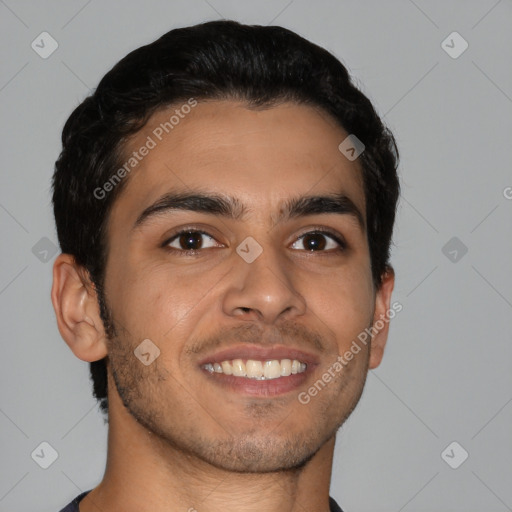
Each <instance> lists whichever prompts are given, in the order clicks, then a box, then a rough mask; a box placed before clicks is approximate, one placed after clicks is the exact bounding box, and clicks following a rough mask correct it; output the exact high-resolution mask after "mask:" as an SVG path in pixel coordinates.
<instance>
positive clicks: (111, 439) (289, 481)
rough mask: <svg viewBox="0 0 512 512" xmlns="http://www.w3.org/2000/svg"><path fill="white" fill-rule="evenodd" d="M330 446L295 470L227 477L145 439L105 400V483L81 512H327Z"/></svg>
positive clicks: (113, 401)
mask: <svg viewBox="0 0 512 512" xmlns="http://www.w3.org/2000/svg"><path fill="white" fill-rule="evenodd" d="M334 444H335V437H334V436H333V437H332V438H330V439H329V440H328V441H327V442H326V443H325V444H324V445H323V446H322V447H321V448H320V450H319V451H318V452H316V454H315V455H314V456H313V457H312V458H311V459H310V460H309V461H308V462H307V463H306V464H305V465H304V466H303V467H301V468H297V469H293V470H286V471H278V472H273V473H263V474H262V473H235V472H231V471H226V470H224V469H221V468H217V467H214V466H212V465H211V464H209V463H207V462H205V461H203V460H200V459H198V458H197V457H195V456H193V455H191V454H189V453H185V452H183V451H182V450H180V449H178V448H177V447H175V446H171V445H170V443H169V442H168V441H164V440H163V439H162V438H160V437H159V436H157V435H155V434H154V433H152V432H150V431H148V430H147V429H145V428H144V427H143V426H142V425H140V424H139V423H138V422H137V421H136V420H135V419H134V418H133V417H132V416H131V415H130V413H129V412H128V411H127V410H126V408H125V407H124V406H123V404H122V403H121V400H120V398H119V395H117V393H109V432H108V452H107V466H106V470H105V475H104V477H103V480H102V482H101V483H100V484H99V485H98V486H97V487H96V488H95V489H93V490H92V491H91V492H90V493H89V494H88V495H87V496H86V497H85V498H84V499H83V500H82V502H81V503H80V512H106V511H115V510H123V512H170V511H180V510H182V511H183V512H194V511H196V512H221V511H222V512H226V511H229V510H236V511H237V512H249V511H256V510H258V511H259V510H265V511H268V512H278V511H279V512H299V511H301V512H303V511H304V510H309V511H315V512H328V511H329V485H330V478H331V468H332V459H333V452H334Z"/></svg>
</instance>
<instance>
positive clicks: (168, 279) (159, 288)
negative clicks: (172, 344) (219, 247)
mask: <svg viewBox="0 0 512 512" xmlns="http://www.w3.org/2000/svg"><path fill="white" fill-rule="evenodd" d="M217 274H218V275H217ZM128 276H130V277H128ZM221 277H222V275H221V274H220V273H217V272H204V273H201V275H200V277H198V276H197V275H195V276H192V275H188V276H187V275H186V273H184V272H180V271H179V270H178V271H170V270H169V267H168V266H167V265H165V264H162V263H158V264H148V265H146V266H144V267H140V266H139V268H138V269H137V272H132V273H130V272H124V277H123V279H119V281H118V284H117V286H116V288H115V292H114V293H115V296H114V297H113V298H114V300H115V304H116V308H115V311H116V314H117V319H118V320H119V321H120V322H121V323H122V322H125V324H124V325H125V326H126V327H127V328H128V330H129V331H130V333H131V334H132V336H136V337H141V336H142V337H148V338H150V339H151V336H154V337H155V339H156V340H158V339H160V340H161V342H165V340H166V339H168V338H169V337H175V336H176V333H177V332H184V333H185V332H187V326H190V328H191V327H192V325H193V322H195V321H197V318H195V315H194V312H195V311H198V310H200V309H201V308H204V304H205V303H206V302H207V299H208V294H209V291H212V290H213V289H214V287H215V284H216V283H217V282H218V281H219V279H220V278H221Z"/></svg>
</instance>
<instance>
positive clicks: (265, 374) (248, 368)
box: [201, 359, 307, 380]
mask: <svg viewBox="0 0 512 512" xmlns="http://www.w3.org/2000/svg"><path fill="white" fill-rule="evenodd" d="M201 368H203V369H204V370H206V371H208V372H210V373H223V374H225V375H231V376H234V377H245V378H248V379H255V380H272V379H278V378H279V377H288V376H289V375H296V374H298V373H304V372H305V371H306V368H307V364H306V363H304V362H302V361H299V360H298V359H281V360H279V359H271V360H266V361H260V360H257V359H246V360H243V359H233V360H231V361H230V360H226V361H222V362H221V363H206V364H203V365H201Z"/></svg>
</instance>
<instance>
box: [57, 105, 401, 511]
mask: <svg viewBox="0 0 512 512" xmlns="http://www.w3.org/2000/svg"><path fill="white" fill-rule="evenodd" d="M174 108H175V107H174ZM172 110H173V109H169V110H168V111H159V112H157V113H156V114H154V115H153V117H152V118H151V119H150V121H149V123H148V125H146V127H145V128H144V129H143V130H142V131H141V132H139V133H138V134H136V135H135V136H134V137H132V139H131V140H130V141H129V142H128V143H127V146H126V150H127V152H128V153H129V152H130V151H133V150H136V149H138V148H140V146H141V145H143V144H144V142H145V141H146V138H147V136H148V135H151V132H152V130H153V129H154V128H155V127H156V126H158V125H159V123H161V122H163V121H166V120H168V119H169V117H170V113H172ZM346 136H347V133H346V132H344V130H343V129H342V128H341V127H339V126H338V125H337V124H336V123H334V121H333V120H332V119H331V118H330V117H329V116H327V115H326V114H324V113H322V112H319V111H318V110H316V109H314V108H312V107H309V106H300V105H295V104H289V103H286V104H282V105H280V106H276V107H273V108H270V109H266V110H259V111H255V110H250V109H248V108H247V107H246V106H245V105H244V104H242V103H238V102H233V101H209V102H199V104H198V105H197V106H196V107H195V108H194V109H192V111H191V112H190V113H189V114H188V115H187V116H185V117H184V119H181V120H180V123H179V125H177V126H176V127H175V128H174V129H173V131H172V132H171V133H170V134H169V135H166V136H165V137H164V138H163V140H162V141H161V142H159V143H158V145H157V146H156V147H155V148H154V149H152V150H151V151H150V152H149V154H148V155H147V156H146V157H145V158H144V159H143V160H142V161H141V162H140V164H139V165H138V167H137V169H136V170H135V171H133V172H132V174H131V175H130V176H129V178H127V179H128V180H129V181H128V183H127V184H126V185H127V186H126V188H125V189H124V190H123V192H122V193H121V195H120V196H119V198H118V199H117V200H116V202H115V204H114V207H113V210H112V214H111V216H110V218H109V223H108V240H109V243H110V249H109V255H108V261H107V266H106V283H105V292H106V298H107V301H108V304H109V306H110V308H111V314H112V318H113V320H114V325H115V328H116V332H117V337H114V338H113V339H109V338H108V337H107V336H106V333H105V329H104V326H103V323H102V321H101V317H100V314H99V308H98V302H97V296H96V293H95V290H94V288H93V287H92V285H91V283H90V282H89V280H88V276H87V274H86V273H85V272H84V271H83V269H81V268H80V267H78V266H76V265H75V263H74V261H73V258H72V257H71V256H70V255H66V254H62V255H60V256H59V257H58V258H57V259H56V261H55V264H54V284H53V289H52V302H53V305H54V308H55V311H56V316H57V323H58V327H59V330H60V332H61V335H62V336H63V338H64V340H65V341H66V343H67V344H68V345H69V347H70V348H71V350H72V351H73V352H74V354H75V355H76V356H77V357H78V358H80V359H81V360H83V361H95V360H98V359H101V358H103V357H105V356H108V359H107V361H108V364H107V368H108V379H109V380H108V394H109V436H108V456H107V467H106V471H105V475H104V478H103V481H102V482H101V483H100V484H99V485H98V486H97V487H96V488H95V489H94V490H92V492H91V493H90V494H89V495H88V496H87V497H86V498H84V500H83V501H82V502H81V504H80V510H81V511H82V512H98V511H104V512H107V511H109V512H110V511H117V510H119V511H121V510H122V511H124V512H136V511H137V512H143V511H148V512H149V511H151V512H163V511H171V510H172V511H179V510H183V511H187V510H191V509H192V510H193V509H195V510H197V511H199V512H203V511H204V512H214V511H223V512H224V511H229V510H236V511H238V512H244V511H255V510H266V511H269V512H274V511H275V512H277V511H279V512H283V511H290V512H292V511H304V510H312V511H313V510H314V511H325V512H326V511H328V510H329V505H328V496H329V484H330V478H331V466H332V457H333V451H334V445H335V434H336V431H337V429H338V428H339V427H340V426H341V425H342V424H343V422H344V421H345V420H346V419H347V417H348V416H349V415H350V413H351V412H352V410H353V409H354V407H355V406H356V405H357V403H358V401H359V398H360V396H361V393H362V391H363V387H364V383H365V380H366V376H367V372H368V370H369V369H373V368H376V367H377V366H378V365H379V364H380V362H381V359H382V356H383V351H384V347H385V344H386V340H387V335H388V322H385V326H384V328H383V329H382V330H381V331H379V332H378V333H377V334H375V335H374V336H373V339H372V341H371V348H370V346H369V345H370V344H368V345H361V348H362V350H361V351H360V352H359V353H358V354H357V355H355V356H354V358H353V359H352V360H351V361H350V362H349V363H348V364H347V365H346V366H345V367H344V368H343V370H342V371H339V372H336V373H335V377H334V378H333V379H332V380H331V382H329V384H328V385H326V386H325V388H324V389H322V391H320V392H319V393H318V394H317V395H316V396H315V397H312V398H311V400H310V401H309V403H307V404H302V403H300V402H299V400H298V399H297V394H298V392H299V391H306V390H307V389H308V388H309V387H310V386H311V385H312V384H313V383H314V382H315V381H316V380H317V379H318V378H321V376H322V374H323V373H325V372H326V371H327V369H328V368H329V367H332V365H333V363H334V362H335V361H336V358H337V356H338V354H344V353H345V352H346V351H347V350H348V349H349V348H350V346H351V344H352V342H353V340H356V339H357V335H358V334H359V333H361V332H362V331H363V330H364V329H365V328H367V327H369V326H370V325H372V323H373V322H375V321H376V320H378V319H379V318H383V317H384V316H385V314H386V312H387V311H388V310H389V308H390V299H391V293H392V290H393V285H394V275H393V272H392V270H391V269H390V271H389V272H387V273H385V274H384V276H383V284H382V286H381V287H380V288H379V289H376V288H375V287H374V284H373V282H372V278H371V270H370V256H369V250H368V241H367V237H366V232H365V231H364V230H362V229H361V228H360V226H359V225H358V223H357V222H356V221H355V219H354V217H352V216H350V215H346V214H345V215H339V214H332V213H331V214H326V213H322V214H315V215H309V216H307V217H302V218H295V219H291V220H281V221H277V218H278V215H279V213H280V211H281V206H282V202H283V201H285V200H286V199H289V198H291V197H296V196H298V195H322V194H327V193H339V192H343V193H345V194H346V195H347V196H349V197H350V198H351V199H352V201H353V202H354V203H355V204H356V205H357V207H358V208H359V209H360V211H361V212H362V213H363V215H364V212H365V197H364V191H363V184H362V175H361V168H360V165H359V162H358V161H357V160H355V161H353V162H351V161H349V160H348V159H346V158H345V157H344V156H343V155H342V154H341V153H340V151H339V150H338V145H339V144H340V142H341V141H342V140H344V139H345V137H346ZM125 179H126V178H125ZM191 189H201V190H202V191H206V192H210V193H217V194H220V195H223V194H229V195H232V196H236V197H237V198H238V200H239V201H240V202H241V203H243V204H244V205H246V207H247V208H249V209H250V212H249V213H248V215H247V216H246V217H245V218H244V219H243V220H234V219H227V218H222V217H220V216H218V215H211V214H206V213H198V212H190V211H172V212H167V213H166V214H162V215H160V216H158V217H154V218H152V219H151V220H148V222H147V223H146V224H143V225H142V226H141V228H140V229H135V230H132V226H133V224H134V222H135V220H136V219H137V217H138V215H139V214H140V213H141V212H142V211H143V210H144V209H145V208H146V207H147V206H149V205H150V204H152V203H153V202H154V201H155V200H156V199H157V198H159V197H160V196H161V195H162V194H164V193H166V192H169V191H176V190H183V191H185V192H187V191H190V190H191ZM180 227H187V228H188V227H196V229H203V230H205V231H207V232H208V233H209V234H210V235H211V236H212V237H213V239H209V238H208V237H204V238H202V241H203V245H204V246H205V248H203V249H200V251H199V253H198V254H197V255H185V256H179V255H178V254H176V253H172V252H168V251H166V250H165V248H163V247H162V244H163V243H164V242H165V241H166V240H167V239H169V238H171V236H172V235H173V234H174V232H175V231H177V230H178V228H180ZM318 227H325V228H330V229H332V230H335V231H336V232H337V233H338V234H339V235H340V236H342V237H343V238H344V239H345V241H346V243H347V244H348V248H347V249H346V250H345V251H336V250H332V248H334V249H336V247H337V243H336V242H334V241H333V240H332V239H331V238H330V237H328V236H327V237H322V236H321V235H320V236H319V238H318V237H317V238H316V240H317V241H320V242H321V241H325V242H326V243H327V244H328V245H327V246H326V248H325V249H324V250H313V251H311V250H309V251H308V250H307V249H308V248H309V247H310V246H307V245H306V246H305V244H304V239H303V238H300V237H301V235H303V234H304V233H307V232H310V231H312V230H313V229H316V228H318ZM248 236H251V237H253V238H254V239H255V240H256V241H257V242H258V243H259V244H260V246H261V247H262V249H263V252H262V254H261V255H260V256H259V257H258V258H257V259H256V260H255V261H254V262H252V263H247V262H246V261H244V260H243V259H242V258H241V257H240V256H239V255H238V253H237V252H236V248H237V246H238V245H239V244H240V243H241V242H242V241H243V240H244V239H245V238H246V237H248ZM172 245H173V247H180V246H179V243H178V242H176V241H174V242H173V243H172ZM178 250H179V249H178ZM144 339H150V340H152V342H153V343H154V344H155V345H156V346H158V348H159V349H160V356H159V357H158V358H157V359H156V360H155V361H154V362H153V363H152V364H150V365H148V366H145V365H143V364H142V363H141V362H140V361H139V360H138V359H137V358H136V357H135V356H134V354H133V350H134V349H135V348H136V347H137V346H138V345H139V344H140V343H141V341H142V340H144ZM245 341H246V342H252V343H255V344H261V345H266V346H270V345H272V344H273V343H280V344H284V345H286V346H296V347H298V348H300V349H304V350H306V351H309V352H311V353H313V354H315V355H316V356H317V357H318V359H319V361H320V364H319V365H318V366H317V367H316V368H315V371H314V375H313V376H312V377H310V378H309V379H308V381H307V383H306V384H304V385H303V386H302V387H301V388H300V389H299V390H294V391H291V392H288V393H286V394H283V395H279V396H276V397H250V396H247V395H243V394H241V393H238V392H235V391H231V390H225V389H222V388H221V387H220V386H218V385H217V384H214V383H213V382H212V380H211V376H209V375H205V374H204V373H203V372H202V371H201V370H200V368H199V365H198V361H199V360H200V358H201V357H204V355H205V354H206V353H207V351H208V352H211V351H212V350H214V349H218V348H226V347H229V346H232V345H234V344H239V343H240V342H245ZM114 375H115V379H114Z"/></svg>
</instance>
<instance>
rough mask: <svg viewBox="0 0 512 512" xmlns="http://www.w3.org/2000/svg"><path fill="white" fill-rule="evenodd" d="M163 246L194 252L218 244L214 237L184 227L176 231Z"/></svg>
mask: <svg viewBox="0 0 512 512" xmlns="http://www.w3.org/2000/svg"><path fill="white" fill-rule="evenodd" d="M205 240H206V243H205ZM212 242H213V243H212ZM165 246H166V247H169V248H171V249H172V250H175V251H180V252H188V253H191V252H196V251H199V250H200V249H208V248H210V247H218V245H216V241H215V238H213V237H212V236H211V235H209V234H208V233H206V232H204V231H198V230H194V229H186V230H183V231H180V232H179V233H176V234H175V235H174V236H173V237H172V238H170V239H169V240H167V241H166V242H165Z"/></svg>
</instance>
